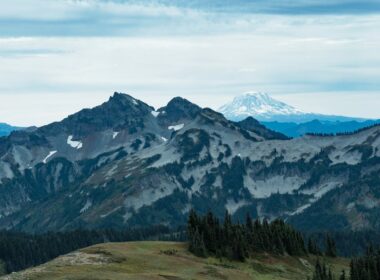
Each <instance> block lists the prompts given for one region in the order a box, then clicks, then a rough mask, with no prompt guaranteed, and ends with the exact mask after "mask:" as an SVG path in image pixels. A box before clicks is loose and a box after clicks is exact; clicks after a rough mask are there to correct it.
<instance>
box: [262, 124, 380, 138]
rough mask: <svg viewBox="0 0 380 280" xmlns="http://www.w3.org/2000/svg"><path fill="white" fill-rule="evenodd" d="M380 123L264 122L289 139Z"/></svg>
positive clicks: (338, 131) (339, 131) (352, 129)
mask: <svg viewBox="0 0 380 280" xmlns="http://www.w3.org/2000/svg"><path fill="white" fill-rule="evenodd" d="M377 123H380V120H367V121H360V122H359V121H347V122H342V121H320V120H313V121H310V122H305V123H294V122H262V124H263V125H265V126H266V127H267V128H269V129H272V130H274V131H278V132H280V133H283V134H285V135H286V136H288V137H299V136H302V135H305V134H307V133H319V134H336V133H347V132H353V131H356V130H359V129H362V128H365V127H370V126H372V125H374V124H377Z"/></svg>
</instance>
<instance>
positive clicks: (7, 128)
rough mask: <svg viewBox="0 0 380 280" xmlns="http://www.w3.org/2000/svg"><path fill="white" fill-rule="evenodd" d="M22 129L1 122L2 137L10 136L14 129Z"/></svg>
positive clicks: (0, 134) (0, 131)
mask: <svg viewBox="0 0 380 280" xmlns="http://www.w3.org/2000/svg"><path fill="white" fill-rule="evenodd" d="M18 129H20V128H19V127H15V126H11V125H9V124H6V123H0V137H1V136H8V135H9V134H10V133H11V132H12V131H14V130H18Z"/></svg>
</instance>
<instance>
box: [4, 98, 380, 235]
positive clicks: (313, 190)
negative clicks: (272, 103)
mask: <svg viewBox="0 0 380 280" xmlns="http://www.w3.org/2000/svg"><path fill="white" fill-rule="evenodd" d="M379 148H380V126H375V127H372V128H369V129H365V130H362V131H360V132H358V133H355V134H351V135H343V136H335V137H320V136H305V137H302V138H297V139H291V140H287V137H285V136H284V135H282V134H278V133H274V132H273V131H270V130H267V129H266V128H265V127H263V126H262V125H260V124H259V123H258V122H257V121H255V120H254V119H252V118H249V119H247V120H245V121H243V122H238V123H235V122H231V121H228V120H227V119H226V118H225V117H224V116H223V115H222V114H220V113H217V112H214V111H212V110H210V109H202V108H200V107H198V106H197V105H195V104H192V103H191V102H189V101H187V100H185V99H182V98H175V99H173V100H172V101H171V102H169V103H168V105H167V106H165V107H163V108H160V109H158V110H157V111H155V110H154V109H153V108H152V107H150V106H148V105H146V104H145V103H143V102H141V101H138V100H136V99H134V98H132V97H131V96H128V95H124V94H115V95H114V96H113V97H112V98H110V100H109V101H108V102H106V103H104V104H102V105H100V106H98V107H96V108H94V109H86V110H83V111H81V112H79V113H77V114H74V115H72V116H70V117H68V118H67V119H65V120H63V121H62V122H58V123H54V124H51V125H48V126H45V127H42V128H40V129H37V130H35V131H32V132H14V133H12V134H11V135H10V136H9V137H7V138H3V139H0V156H1V161H0V215H1V218H0V227H2V228H12V229H17V230H26V231H31V232H33V231H37V232H39V231H47V230H67V229H73V228H78V227H85V228H99V227H100V228H106V227H114V228H125V227H127V226H144V225H147V224H149V225H152V224H165V225H169V226H172V227H175V226H178V225H183V224H184V223H185V221H186V217H187V213H188V211H189V210H190V209H191V208H195V209H196V210H197V211H199V212H205V211H207V210H209V209H212V210H213V212H214V213H216V215H217V216H219V217H222V216H223V215H224V212H225V210H226V209H227V210H229V211H230V212H231V213H232V214H233V215H234V217H235V218H240V219H243V218H244V216H245V214H246V213H247V212H249V213H250V214H251V216H252V217H266V218H269V219H272V218H275V217H282V218H287V219H289V220H291V221H292V222H293V221H294V223H296V224H298V225H300V226H302V227H305V228H308V227H310V226H311V225H310V224H312V223H313V221H314V222H315V223H314V224H317V223H316V221H317V220H318V219H319V218H320V217H318V216H317V215H315V213H318V211H322V210H321V209H320V208H321V207H323V203H324V201H325V199H328V197H330V193H333V192H335V191H338V190H347V195H346V196H345V201H344V203H353V205H354V206H355V207H353V208H351V209H354V210H355V211H351V210H350V209H346V210H344V209H336V208H334V207H332V205H330V206H331V207H332V208H329V209H330V210H328V211H330V212H329V213H331V215H334V214H336V215H338V214H339V217H342V219H341V221H344V222H342V223H341V224H339V229H352V228H375V229H378V228H380V225H378V224H377V223H372V222H371V221H373V220H374V219H377V218H378V217H379V215H378V212H377V211H378V209H379V208H380V201H379V200H378V196H379V195H378V192H377V187H378V186H379V185H380V183H379V182H377V181H376V180H375V181H374V182H373V183H371V184H370V185H368V188H367V189H368V191H367V192H366V193H367V194H368V196H369V197H370V203H369V204H366V203H364V204H363V203H361V202H360V201H359V200H358V197H357V196H356V195H355V191H349V189H350V188H352V187H350V186H351V185H350V184H352V183H353V182H355V185H354V187H355V186H356V187H357V188H360V186H363V184H365V182H366V181H367V180H370V178H372V177H375V178H377V177H378V175H377V174H379V173H378V171H379V170H380V165H379V164H378V161H379V158H380V149H379ZM364 198H366V196H365V195H364V194H363V199H364ZM318 205H321V206H318ZM363 205H364V206H363ZM315 207H316V208H315ZM315 209H316V210H315ZM326 209H327V208H326ZM369 210H371V211H369ZM326 211H327V210H326ZM364 213H366V214H365V215H364ZM304 220H306V221H308V222H309V223H310V224H303V222H302V221H304ZM319 227H320V228H319V229H324V228H326V227H329V224H326V225H323V224H319Z"/></svg>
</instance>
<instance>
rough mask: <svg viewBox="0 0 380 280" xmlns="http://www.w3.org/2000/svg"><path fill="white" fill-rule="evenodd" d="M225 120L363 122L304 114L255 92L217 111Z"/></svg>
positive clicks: (240, 97)
mask: <svg viewBox="0 0 380 280" xmlns="http://www.w3.org/2000/svg"><path fill="white" fill-rule="evenodd" d="M218 111H219V112H221V113H222V114H223V115H224V116H225V117H226V118H227V119H230V120H233V121H240V120H243V119H245V118H247V117H249V116H251V117H253V118H255V119H257V120H259V121H261V122H294V123H303V122H310V121H313V120H320V121H333V122H336V121H340V122H342V121H364V119H360V118H351V117H344V116H332V115H322V114H316V113H305V112H302V111H300V110H298V109H296V108H294V107H293V106H290V105H288V104H286V103H284V102H281V101H278V100H276V99H274V98H272V97H271V96H269V95H268V94H266V93H261V92H255V93H246V94H244V95H241V96H237V97H235V98H234V99H233V101H232V102H230V103H228V104H225V105H223V106H222V107H220V108H219V110H218Z"/></svg>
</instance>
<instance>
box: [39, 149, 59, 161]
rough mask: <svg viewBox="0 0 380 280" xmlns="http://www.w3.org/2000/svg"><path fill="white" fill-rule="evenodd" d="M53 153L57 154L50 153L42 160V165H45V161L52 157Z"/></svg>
mask: <svg viewBox="0 0 380 280" xmlns="http://www.w3.org/2000/svg"><path fill="white" fill-rule="evenodd" d="M55 153H57V151H51V152H49V154H48V155H47V156H46V157H45V158H44V160H43V161H42V162H43V163H45V164H46V163H47V160H48V159H49V158H50V157H52V156H53V155H54V154H55Z"/></svg>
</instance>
